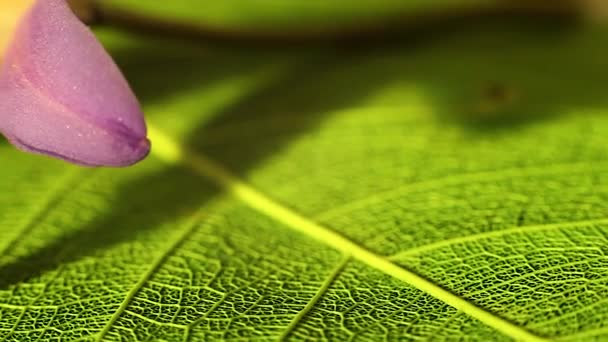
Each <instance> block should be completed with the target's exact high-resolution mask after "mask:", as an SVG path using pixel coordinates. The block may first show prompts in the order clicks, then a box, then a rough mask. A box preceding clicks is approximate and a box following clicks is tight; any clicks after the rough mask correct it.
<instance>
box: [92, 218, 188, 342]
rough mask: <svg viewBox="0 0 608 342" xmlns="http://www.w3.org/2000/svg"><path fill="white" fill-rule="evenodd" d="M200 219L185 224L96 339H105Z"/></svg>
mask: <svg viewBox="0 0 608 342" xmlns="http://www.w3.org/2000/svg"><path fill="white" fill-rule="evenodd" d="M198 220H199V215H194V216H193V218H192V219H191V220H190V221H189V222H188V224H186V225H185V228H184V230H183V231H182V232H181V233H180V234H179V235H178V236H177V238H176V239H175V240H174V241H172V242H171V243H170V244H169V245H168V248H167V249H166V250H165V251H164V252H162V253H161V254H160V255H159V256H158V258H156V260H154V261H153V262H152V266H151V267H150V268H149V269H148V271H147V272H146V273H144V274H143V275H142V276H141V278H140V279H139V281H138V282H137V283H136V284H135V286H133V287H132V288H131V290H130V291H129V293H127V296H126V297H125V299H124V300H123V301H122V303H121V304H120V306H119V307H118V309H117V310H116V312H114V314H113V315H112V317H111V318H110V320H109V321H108V323H107V324H106V325H105V326H104V327H103V329H102V330H101V331H100V332H99V334H98V335H97V338H96V339H95V341H97V342H101V341H103V339H104V337H105V336H106V335H107V333H108V332H109V331H110V329H111V328H112V326H113V325H114V323H116V321H117V320H118V318H119V317H120V316H121V315H122V314H123V313H124V312H125V311H126V310H127V307H128V306H129V304H130V303H131V301H132V300H133V299H134V298H135V296H136V295H137V293H138V292H139V291H140V290H141V289H142V288H143V287H144V285H145V284H146V282H147V281H148V279H150V278H151V277H152V275H154V273H155V272H156V271H157V270H158V268H159V267H160V266H161V265H162V264H163V263H164V262H165V260H166V259H167V257H168V256H169V255H170V254H171V253H172V252H173V251H175V250H176V249H177V248H179V246H180V245H182V243H183V242H184V241H185V240H186V239H187V238H188V237H189V236H190V235H191V234H192V233H193V232H194V230H195V228H196V227H197V222H198Z"/></svg>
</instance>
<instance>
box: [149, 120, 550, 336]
mask: <svg viewBox="0 0 608 342" xmlns="http://www.w3.org/2000/svg"><path fill="white" fill-rule="evenodd" d="M148 131H149V137H150V139H151V140H152V141H153V144H154V145H153V148H152V154H153V155H155V156H156V157H157V158H159V159H161V160H163V161H165V162H167V163H170V164H183V165H185V166H187V167H189V168H191V169H192V170H194V171H195V172H197V173H198V174H200V175H201V176H204V177H206V178H207V179H209V180H211V181H213V182H214V183H216V184H217V185H219V186H220V187H222V188H223V189H224V190H226V191H227V192H229V193H231V194H233V195H234V196H235V197H237V198H238V199H240V200H241V201H243V202H244V203H245V204H247V205H248V206H250V207H251V208H253V209H256V210H257V211H259V212H261V213H263V214H265V215H266V216H269V217H271V218H273V219H274V220H276V221H279V222H281V223H283V224H285V225H286V226H287V227H289V228H291V229H293V230H295V231H298V232H300V233H303V234H305V235H307V236H309V237H311V238H313V239H315V240H318V241H320V242H322V243H324V244H326V245H328V246H330V247H332V248H335V249H337V250H339V251H341V252H343V253H345V254H346V255H350V256H352V257H353V258H355V259H358V260H359V261H361V262H363V263H365V264H367V265H368V266H370V267H373V268H375V269H377V270H380V271H381V272H383V273H386V274H388V275H391V276H393V277H395V278H397V279H399V280H401V281H404V282H405V283H407V284H409V285H411V286H413V287H415V288H417V289H418V290H420V291H422V292H425V293H427V294H429V295H431V296H433V297H435V298H437V299H439V300H441V301H443V302H444V303H446V304H448V305H451V306H453V307H454V308H456V309H458V310H461V311H462V312H464V313H466V314H468V315H469V316H471V317H473V318H476V319H478V320H479V321H481V322H483V323H485V324H487V325H488V326H491V327H493V328H494V329H496V330H498V331H500V332H502V333H503V334H505V335H507V336H510V337H512V338H514V339H515V340H523V341H545V339H543V338H541V337H539V336H536V335H534V334H532V333H530V332H529V331H527V330H525V329H523V328H522V327H520V326H517V325H515V324H513V323H512V322H510V321H507V320H505V319H503V318H501V317H499V316H497V315H495V314H493V313H491V312H489V311H486V310H484V309H483V308H480V307H478V306H476V305H474V304H473V303H471V302H469V301H467V300H465V299H463V298H461V297H459V296H457V295H455V294H453V293H451V292H449V291H447V290H445V289H443V288H441V287H439V286H437V285H436V284H434V283H433V282H431V281H429V280H427V279H425V278H423V277H421V276H419V275H418V274H416V273H414V272H411V271H409V270H407V269H405V268H403V267H401V266H398V265H396V264H394V263H393V262H391V261H390V260H388V259H386V258H384V257H382V256H380V255H377V254H375V253H372V252H370V251H368V250H366V249H365V248H363V247H361V246H359V245H358V244H356V243H354V242H352V241H350V240H348V239H346V238H345V237H343V236H341V235H339V234H337V233H336V232H334V231H332V230H330V229H328V228H326V227H323V226H321V225H319V224H317V223H316V222H313V221H311V220H309V219H307V218H305V217H303V216H301V215H300V214H298V213H296V212H294V211H292V210H291V209H289V208H287V207H285V206H283V205H281V204H280V203H277V202H275V201H273V200H272V199H270V198H269V197H267V196H266V195H264V194H263V193H261V192H259V191H257V190H256V189H254V188H253V187H251V186H249V185H248V184H246V183H245V182H244V181H242V180H240V179H239V178H238V177H236V176H235V175H233V174H232V173H231V172H229V171H228V170H226V169H225V168H223V167H222V166H221V165H220V164H218V163H216V162H214V161H212V160H210V159H208V158H206V157H205V156H203V155H200V154H195V153H191V152H190V151H188V150H187V149H186V148H185V147H184V146H181V145H180V144H179V143H177V142H176V141H174V140H173V139H171V138H170V137H168V136H167V135H165V134H164V133H163V132H162V131H160V130H158V129H157V128H156V127H154V126H152V125H149V130H148Z"/></svg>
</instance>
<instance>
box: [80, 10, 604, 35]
mask: <svg viewBox="0 0 608 342" xmlns="http://www.w3.org/2000/svg"><path fill="white" fill-rule="evenodd" d="M68 1H69V2H70V4H71V5H72V8H73V9H74V11H75V13H76V14H77V15H78V16H79V17H80V18H81V19H82V20H83V21H84V22H85V23H88V24H89V25H92V26H113V27H119V28H122V29H125V30H129V31H137V32H143V33H150V34H155V35H163V36H173V37H180V38H186V39H194V40H198V41H212V42H219V43H222V42H228V43H240V44H253V45H261V44H281V45H285V44H287V45H301V44H317V43H332V44H334V43H336V44H344V43H346V44H357V45H359V44H363V43H365V42H375V41H385V40H389V39H393V38H398V37H400V36H403V35H404V34H412V33H418V32H421V31H425V30H428V29H429V28H430V29H436V28H437V27H442V26H443V25H445V24H451V25H453V24H467V23H468V22H470V21H471V20H473V19H475V20H494V19H497V18H531V19H533V20H539V19H542V20H546V19H548V20H563V21H578V20H579V19H582V18H586V17H588V16H589V13H588V12H592V13H595V12H597V3H598V1H599V3H603V2H604V1H605V0H555V1H544V0H502V1H497V2H495V3H494V4H488V5H485V6H483V5H477V6H470V7H454V8H442V9H437V10H427V11H423V12H419V13H410V12H408V13H402V14H396V15H395V16H392V17H390V18H383V19H381V20H377V21H369V22H365V23H358V24H357V25H344V26H336V27H328V28H321V29H318V28H315V27H310V28H302V29H291V30H270V29H255V28H251V29H247V30H245V29H238V28H221V27H215V26H210V25H206V24H205V23H188V22H179V21H173V20H170V19H163V18H158V17H153V16H147V15H143V14H139V13H136V12H134V11H129V10H124V9H118V8H114V7H106V6H101V5H100V4H99V3H98V2H97V1H95V0H68ZM601 7H604V8H605V7H606V6H601Z"/></svg>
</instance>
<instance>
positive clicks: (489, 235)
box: [387, 218, 608, 260]
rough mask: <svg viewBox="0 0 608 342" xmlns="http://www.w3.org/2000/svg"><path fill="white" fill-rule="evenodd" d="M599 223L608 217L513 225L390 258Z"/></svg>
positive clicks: (432, 244)
mask: <svg viewBox="0 0 608 342" xmlns="http://www.w3.org/2000/svg"><path fill="white" fill-rule="evenodd" d="M598 224H608V218H603V219H595V220H584V221H573V222H560V223H551V224H538V225H528V226H519V227H513V228H509V229H503V230H495V231H491V232H483V233H478V234H473V235H467V236H459V237H455V238H453V239H447V240H442V241H438V242H433V243H429V244H426V245H423V246H420V247H414V248H410V249H408V250H405V251H401V252H397V253H395V254H393V255H391V256H389V257H387V258H388V259H389V260H398V259H400V258H403V257H405V256H409V255H414V254H420V253H423V252H427V251H430V250H434V249H439V248H442V247H448V246H453V245H456V244H459V243H466V242H471V241H477V240H482V239H489V238H494V237H500V236H504V235H509V234H514V233H532V232H538V231H544V230H553V229H561V228H576V227H585V226H591V225H598Z"/></svg>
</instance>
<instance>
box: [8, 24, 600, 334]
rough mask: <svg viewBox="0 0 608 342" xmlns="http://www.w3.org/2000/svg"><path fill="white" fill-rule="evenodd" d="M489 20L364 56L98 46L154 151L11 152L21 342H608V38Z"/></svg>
mask: <svg viewBox="0 0 608 342" xmlns="http://www.w3.org/2000/svg"><path fill="white" fill-rule="evenodd" d="M484 28H485V29H484V30H473V31H466V32H461V33H458V32H457V33H454V34H452V35H449V36H446V37H443V38H441V39H437V40H434V41H429V42H427V43H426V44H422V45H419V46H414V47H412V46H389V47H382V48H377V49H373V50H370V51H365V52H352V51H350V52H344V51H336V50H332V49H320V48H319V49H314V48H309V49H307V50H305V51H301V50H286V49H283V50H256V49H253V50H251V49H249V50H247V51H243V50H239V49H238V48H218V47H212V46H204V45H203V46H201V45H196V46H191V45H188V44H187V43H183V42H170V41H164V40H161V39H155V38H143V37H132V36H128V35H126V34H124V33H121V32H114V31H100V32H98V34H99V36H100V38H101V39H102V41H104V42H105V45H106V46H107V47H108V48H109V50H110V51H111V53H112V54H113V56H114V57H115V58H116V61H117V62H118V64H119V65H120V66H121V68H122V69H123V71H124V72H125V74H126V75H127V78H129V80H130V81H131V82H132V84H133V87H134V90H135V92H136V93H137V94H139V96H140V97H141V100H142V103H143V105H144V109H145V111H146V113H147V115H148V119H149V121H150V138H151V140H152V141H153V144H154V148H153V152H152V156H151V158H149V160H146V161H145V162H143V163H141V164H140V165H137V166H135V167H133V168H129V169H125V170H105V169H100V170H90V169H78V168H76V167H73V166H68V165H65V164H62V163H60V162H57V161H53V160H47V159H44V158H42V157H33V156H25V155H22V154H18V153H17V152H14V151H12V150H11V149H10V148H9V147H8V146H6V145H1V146H0V150H1V151H0V155H2V156H4V157H3V158H8V160H9V162H6V163H5V165H8V166H5V167H3V168H2V170H0V175H1V177H0V190H2V193H3V194H4V195H2V196H0V203H1V204H2V205H1V206H0V232H1V233H2V237H3V238H2V239H1V241H0V251H2V252H1V253H2V254H1V256H0V341H206V340H234V341H239V340H259V341H266V340H280V339H282V340H293V341H298V340H332V341H333V340H335V341H343V340H353V341H375V340H391V341H392V340H418V339H430V340H473V341H477V340H505V341H506V340H544V339H547V340H548V339H555V340H559V339H563V340H592V339H596V340H602V339H606V338H608V323H607V322H608V320H607V317H608V312H606V310H605V305H603V304H604V302H605V301H606V300H607V298H608V291H607V289H608V287H607V284H608V281H607V279H608V278H607V277H608V274H606V270H607V269H608V259H607V258H606V253H607V252H608V250H607V247H606V246H607V243H606V239H607V236H608V216H606V212H607V209H608V208H607V206H608V205H607V203H608V201H607V199H608V187H607V186H606V184H607V183H606V177H607V176H608V173H607V171H608V157H607V154H606V142H607V141H606V136H607V135H606V129H607V128H608V121H607V120H608V117H607V116H606V106H607V105H608V103H606V98H605V96H604V95H605V89H606V88H605V84H606V81H608V80H607V79H606V75H605V74H604V73H602V72H600V71H601V70H605V69H606V67H607V65H606V64H607V63H608V62H607V61H608V58H605V57H606V54H607V53H608V51H606V49H605V46H606V44H602V43H601V42H605V37H606V30H605V28H586V29H578V30H569V31H560V32H555V31H547V30H545V29H539V28H537V27H533V26H532V27H528V26H521V25H517V26H514V25H503V24H495V25H491V26H484ZM581 56H585V57H584V58H583V57H581ZM448 57H449V58H448ZM159 80H162V81H159ZM496 82H498V83H500V84H501V87H502V88H506V89H507V90H508V92H509V93H513V94H514V95H513V96H507V97H506V98H501V97H499V98H496V97H493V96H488V95H487V91H486V89H487V88H488V87H490V88H492V87H493V86H494V85H495V84H496ZM9 194H10V195H9Z"/></svg>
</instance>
